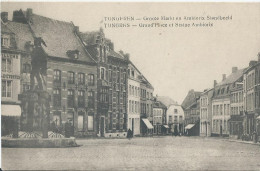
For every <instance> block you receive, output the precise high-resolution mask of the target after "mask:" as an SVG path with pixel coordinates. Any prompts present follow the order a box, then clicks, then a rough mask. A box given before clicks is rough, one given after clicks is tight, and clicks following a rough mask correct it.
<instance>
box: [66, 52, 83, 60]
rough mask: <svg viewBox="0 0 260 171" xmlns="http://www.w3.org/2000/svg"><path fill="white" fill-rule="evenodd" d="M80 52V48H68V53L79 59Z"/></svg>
mask: <svg viewBox="0 0 260 171" xmlns="http://www.w3.org/2000/svg"><path fill="white" fill-rule="evenodd" d="M79 54H80V52H79V51H78V50H68V51H67V55H68V56H69V57H70V58H73V59H79Z"/></svg>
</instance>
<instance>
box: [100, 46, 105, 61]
mask: <svg viewBox="0 0 260 171" xmlns="http://www.w3.org/2000/svg"><path fill="white" fill-rule="evenodd" d="M99 57H100V61H102V62H103V61H104V59H103V55H102V46H99Z"/></svg>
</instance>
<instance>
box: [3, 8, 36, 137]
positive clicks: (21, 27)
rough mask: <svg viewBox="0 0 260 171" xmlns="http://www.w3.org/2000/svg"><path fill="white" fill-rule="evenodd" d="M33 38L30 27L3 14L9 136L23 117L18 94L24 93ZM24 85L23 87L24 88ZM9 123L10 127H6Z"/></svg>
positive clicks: (5, 115) (5, 119) (6, 129)
mask: <svg viewBox="0 0 260 171" xmlns="http://www.w3.org/2000/svg"><path fill="white" fill-rule="evenodd" d="M32 41H33V36H32V34H31V32H30V29H29V26H28V25H27V24H23V23H16V22H13V21H10V20H8V13H7V12H2V13H1V69H2V72H1V78H2V81H1V83H2V93H1V109H2V110H1V115H2V117H1V118H2V135H5V134H10V133H11V132H10V131H11V130H13V129H14V127H15V126H17V124H15V122H17V123H19V122H20V121H18V120H19V119H20V116H21V112H22V111H21V107H20V105H21V101H20V100H19V98H18V97H19V94H21V92H22V91H23V88H26V87H24V86H23V85H24V83H25V82H26V78H28V77H26V75H24V71H25V68H24V65H23V62H24V61H25V59H26V58H29V57H30V54H31V53H30V42H32ZM21 85H22V86H21ZM7 123H9V124H7Z"/></svg>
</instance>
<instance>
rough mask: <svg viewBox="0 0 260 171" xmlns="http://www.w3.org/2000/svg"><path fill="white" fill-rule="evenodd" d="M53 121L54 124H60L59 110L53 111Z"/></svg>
mask: <svg viewBox="0 0 260 171" xmlns="http://www.w3.org/2000/svg"><path fill="white" fill-rule="evenodd" d="M53 122H54V123H55V125H56V126H60V124H61V117H60V112H54V114H53Z"/></svg>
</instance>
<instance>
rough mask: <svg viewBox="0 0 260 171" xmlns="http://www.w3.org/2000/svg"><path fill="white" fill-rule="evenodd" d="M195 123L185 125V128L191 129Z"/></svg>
mask: <svg viewBox="0 0 260 171" xmlns="http://www.w3.org/2000/svg"><path fill="white" fill-rule="evenodd" d="M194 125H195V124H189V125H187V126H185V129H191V128H192V127H194Z"/></svg>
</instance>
